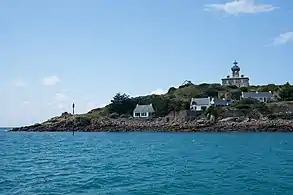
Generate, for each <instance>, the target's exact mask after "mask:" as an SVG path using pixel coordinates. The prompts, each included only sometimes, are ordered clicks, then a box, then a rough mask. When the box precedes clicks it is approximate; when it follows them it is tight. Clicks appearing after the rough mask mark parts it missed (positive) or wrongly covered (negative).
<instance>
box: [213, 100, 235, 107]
mask: <svg viewBox="0 0 293 195" xmlns="http://www.w3.org/2000/svg"><path fill="white" fill-rule="evenodd" d="M230 104H231V102H230V101H227V100H223V99H214V105H218V106H228V105H230Z"/></svg>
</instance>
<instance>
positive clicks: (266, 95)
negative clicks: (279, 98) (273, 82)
mask: <svg viewBox="0 0 293 195" xmlns="http://www.w3.org/2000/svg"><path fill="white" fill-rule="evenodd" d="M241 98H242V99H247V98H251V99H255V100H258V101H260V102H270V101H274V100H275V97H274V95H273V93H272V92H271V91H269V92H258V91H254V92H242V95H241Z"/></svg>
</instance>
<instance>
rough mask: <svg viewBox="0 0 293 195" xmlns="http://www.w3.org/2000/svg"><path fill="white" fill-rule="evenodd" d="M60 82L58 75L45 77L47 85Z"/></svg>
mask: <svg viewBox="0 0 293 195" xmlns="http://www.w3.org/2000/svg"><path fill="white" fill-rule="evenodd" d="M59 82H60V79H59V77H57V76H49V77H45V78H44V79H43V85H45V86H53V85H56V84H57V83H59Z"/></svg>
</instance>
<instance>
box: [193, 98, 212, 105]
mask: <svg viewBox="0 0 293 195" xmlns="http://www.w3.org/2000/svg"><path fill="white" fill-rule="evenodd" d="M193 102H195V105H199V106H200V105H209V104H210V98H192V99H191V104H192V103H193Z"/></svg>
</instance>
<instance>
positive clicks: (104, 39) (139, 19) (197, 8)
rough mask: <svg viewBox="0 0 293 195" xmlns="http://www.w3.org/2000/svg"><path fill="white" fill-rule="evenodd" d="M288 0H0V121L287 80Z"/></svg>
mask: <svg viewBox="0 0 293 195" xmlns="http://www.w3.org/2000/svg"><path fill="white" fill-rule="evenodd" d="M292 18H293V1H291V0H180V1H178V0H124V1H121V0H43V1H39V0H26V1H23V0H0V26H1V30H0V81H1V82H0V91H1V93H0V108H1V112H0V126H19V125H29V124H33V123H37V122H42V121H44V120H46V119H48V118H51V117H53V116H56V115H60V114H61V113H62V112H65V111H67V112H71V109H72V108H71V106H72V102H75V105H76V113H85V112H87V111H89V110H90V109H92V108H96V107H102V106H104V105H105V104H108V103H109V102H110V100H111V99H112V97H113V96H114V95H115V94H116V93H117V92H122V93H127V94H129V95H130V96H139V95H146V94H161V93H164V92H165V91H167V90H168V89H169V88H170V87H171V86H175V87H178V86H179V85H180V84H182V83H183V82H184V81H185V80H190V81H192V82H193V83H196V84H198V83H203V82H205V83H220V82H221V78H224V77H226V76H227V75H230V74H231V70H230V69H231V67H232V65H233V64H232V63H233V61H234V60H237V61H238V62H239V66H240V68H241V74H244V75H246V76H249V77H250V82H251V84H253V85H258V84H269V83H276V84H283V83H286V82H291V83H293V77H292V73H293V23H292Z"/></svg>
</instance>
